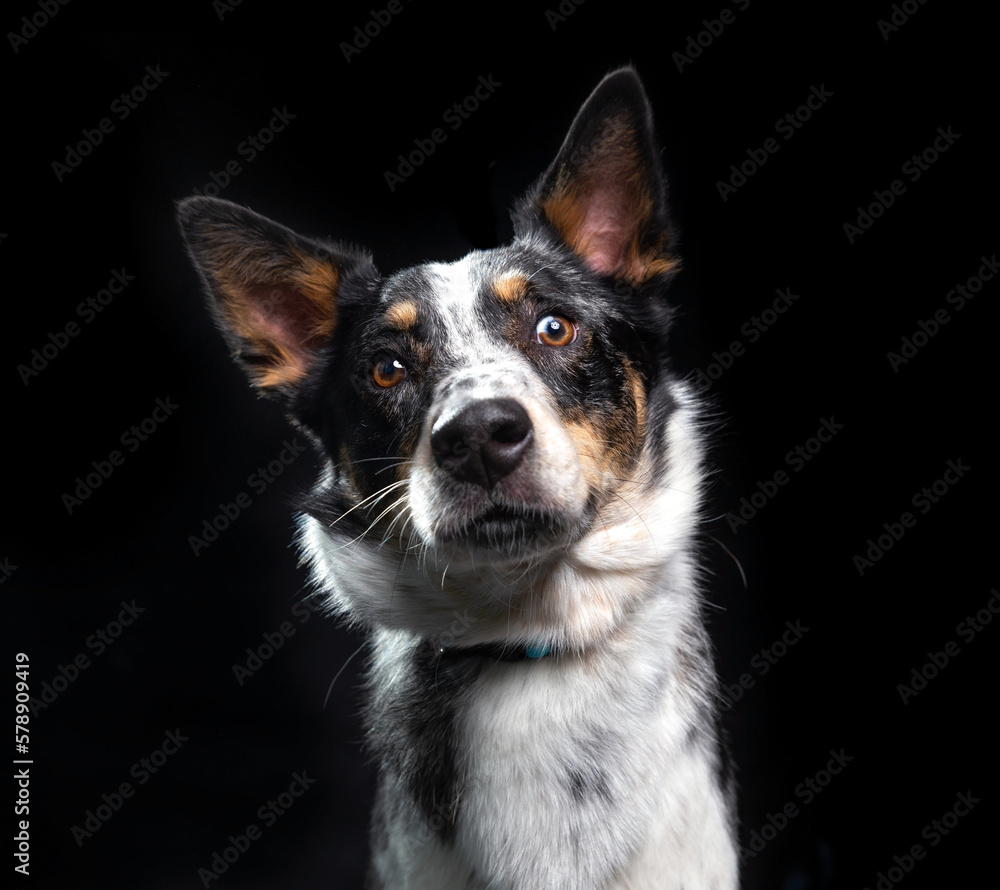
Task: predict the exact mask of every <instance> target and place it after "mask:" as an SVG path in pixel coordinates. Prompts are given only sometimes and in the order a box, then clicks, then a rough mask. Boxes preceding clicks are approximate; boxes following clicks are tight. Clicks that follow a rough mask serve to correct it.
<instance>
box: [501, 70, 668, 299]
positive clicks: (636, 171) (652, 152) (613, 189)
mask: <svg viewBox="0 0 1000 890" xmlns="http://www.w3.org/2000/svg"><path fill="white" fill-rule="evenodd" d="M665 191H666V190H665V187H664V182H663V173H662V170H661V167H660V162H659V157H658V154H657V149H656V145H655V142H654V138H653V123H652V113H651V111H650V107H649V102H648V100H647V99H646V93H645V91H644V90H643V87H642V83H641V82H640V80H639V77H638V75H637V74H636V73H635V71H634V70H633V69H631V68H622V69H620V70H618V71H615V72H612V73H611V74H609V75H607V77H605V78H604V79H603V80H602V81H601V82H600V83H599V84H598V86H597V88H596V89H595V90H594V92H593V93H591V95H590V98H588V99H587V101H586V102H585V103H584V104H583V107H582V108H581V109H580V111H579V112H578V113H577V116H576V119H575V120H574V121H573V125H572V127H571V128H570V131H569V134H568V135H567V137H566V140H565V142H563V145H562V148H561V149H560V150H559V154H558V156H557V157H556V159H555V161H553V163H552V165H551V166H550V167H549V169H548V170H547V171H546V172H545V173H544V174H543V175H542V177H541V179H540V180H539V181H538V182H537V183H536V184H535V186H534V187H533V188H532V190H531V191H530V192H529V193H528V195H527V196H526V197H525V199H524V201H523V202H522V203H521V205H520V206H519V208H518V210H517V212H516V213H515V219H514V224H515V230H516V231H517V234H519V235H526V234H528V233H529V231H530V230H531V229H532V228H533V227H537V221H538V219H539V218H541V219H542V220H544V221H545V222H547V223H548V224H549V225H550V226H551V227H552V228H553V229H555V231H556V233H557V234H558V235H559V237H560V238H561V239H562V241H563V242H564V243H565V244H566V245H567V246H568V247H569V248H571V249H572V250H573V251H574V252H575V253H576V254H577V255H578V256H580V257H581V258H582V259H583V262H584V264H585V265H586V266H587V268H589V269H590V270H591V271H592V272H595V273H596V274H598V275H602V276H614V277H616V278H620V279H623V280H625V281H627V282H629V283H630V284H632V285H640V284H643V283H644V282H646V281H649V280H650V279H652V278H653V277H654V276H657V275H662V274H664V273H666V272H669V271H671V270H672V269H674V268H675V267H676V266H677V265H678V261H677V260H676V258H674V257H673V256H671V254H670V250H669V239H670V234H669V226H668V220H667V210H666V196H665Z"/></svg>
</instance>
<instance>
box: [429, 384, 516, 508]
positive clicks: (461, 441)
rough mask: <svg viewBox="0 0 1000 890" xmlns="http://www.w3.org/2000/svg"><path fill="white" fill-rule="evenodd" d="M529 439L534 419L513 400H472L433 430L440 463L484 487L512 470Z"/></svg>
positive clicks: (452, 473) (462, 478) (462, 479)
mask: <svg viewBox="0 0 1000 890" xmlns="http://www.w3.org/2000/svg"><path fill="white" fill-rule="evenodd" d="M530 442H531V419H530V418H529V417H528V412H527V411H525V410H524V408H523V407H522V406H521V404H520V403H519V402H516V401H515V400H514V399H484V400H483V401H479V402H473V403H472V404H471V405H469V406H467V407H465V408H463V409H462V410H461V411H459V412H458V414H456V415H455V416H454V417H451V418H449V419H448V420H447V421H445V422H444V423H443V424H441V425H440V426H438V427H436V428H435V429H434V431H433V432H432V433H431V450H432V451H433V452H434V459H435V460H436V461H437V463H438V466H439V467H441V468H442V469H443V470H445V471H447V472H448V473H450V474H451V475H452V476H453V477H454V478H455V479H458V480H460V481H462V482H472V483H474V484H476V485H479V486H481V487H483V488H492V487H493V486H494V485H496V484H497V482H499V481H500V480H501V479H503V477H504V476H507V475H508V474H509V473H512V472H513V471H514V469H515V468H516V467H517V465H518V464H519V463H520V462H521V458H522V457H524V453H525V452H526V451H527V450H528V445H529V443H530Z"/></svg>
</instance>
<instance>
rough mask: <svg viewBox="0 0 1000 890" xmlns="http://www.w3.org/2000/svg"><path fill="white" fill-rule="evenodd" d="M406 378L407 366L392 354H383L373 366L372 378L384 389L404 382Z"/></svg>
mask: <svg viewBox="0 0 1000 890" xmlns="http://www.w3.org/2000/svg"><path fill="white" fill-rule="evenodd" d="M405 378H406V366H405V365H404V364H403V363H402V362H401V361H400V360H399V359H398V358H393V357H392V356H391V355H383V356H380V357H379V358H378V360H377V361H376V362H375V365H374V367H373V368H372V380H374V381H375V385H376V386H380V387H382V389H389V388H390V387H392V386H396V385H398V384H400V383H402V382H403V380H404V379H405Z"/></svg>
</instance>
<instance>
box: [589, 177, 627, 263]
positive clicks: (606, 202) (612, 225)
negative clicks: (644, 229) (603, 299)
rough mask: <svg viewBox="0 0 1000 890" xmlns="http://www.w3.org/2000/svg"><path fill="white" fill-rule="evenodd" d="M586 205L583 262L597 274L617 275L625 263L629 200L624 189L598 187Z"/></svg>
mask: <svg viewBox="0 0 1000 890" xmlns="http://www.w3.org/2000/svg"><path fill="white" fill-rule="evenodd" d="M585 203H586V211H585V212H584V217H583V223H582V225H581V226H580V230H579V232H578V243H579V245H580V252H581V253H582V254H583V259H584V263H585V264H586V266H587V268H588V269H590V270H591V271H592V272H596V273H597V274H598V275H614V274H615V273H616V272H617V271H619V270H620V269H621V267H622V266H623V265H624V264H625V247H626V242H627V239H628V237H629V222H628V220H629V214H628V200H627V198H626V197H625V194H624V192H623V190H621V189H617V188H603V189H601V188H598V189H595V190H594V191H593V192H592V193H591V194H590V195H588V196H587V198H586V201H585Z"/></svg>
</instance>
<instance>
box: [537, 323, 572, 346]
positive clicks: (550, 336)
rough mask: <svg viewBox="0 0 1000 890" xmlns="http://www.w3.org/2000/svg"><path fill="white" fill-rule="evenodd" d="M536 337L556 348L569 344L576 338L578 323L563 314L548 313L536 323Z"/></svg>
mask: <svg viewBox="0 0 1000 890" xmlns="http://www.w3.org/2000/svg"><path fill="white" fill-rule="evenodd" d="M535 339H536V340H537V341H538V342H539V343H541V344H542V345H543V346H552V347H554V348H556V349H558V348H559V347H561V346H569V344H570V343H572V342H573V341H574V340H575V339H576V325H575V324H573V322H571V321H569V320H568V319H566V318H563V317H562V316H561V315H546V316H545V317H544V318H541V319H539V321H538V324H537V325H535Z"/></svg>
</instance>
